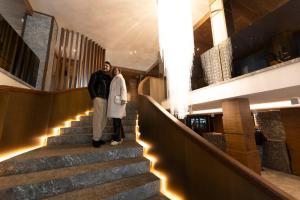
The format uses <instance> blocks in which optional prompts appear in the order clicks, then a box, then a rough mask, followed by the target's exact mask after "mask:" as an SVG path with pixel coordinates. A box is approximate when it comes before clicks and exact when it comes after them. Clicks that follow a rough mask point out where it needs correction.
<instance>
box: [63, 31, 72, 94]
mask: <svg viewBox="0 0 300 200" xmlns="http://www.w3.org/2000/svg"><path fill="white" fill-rule="evenodd" d="M70 34H71V40H70V42H71V44H70V46H69V54H68V61H69V62H68V65H67V80H66V87H65V89H69V88H70V82H71V80H70V79H71V69H72V60H73V57H72V55H73V41H74V31H71V33H70Z"/></svg>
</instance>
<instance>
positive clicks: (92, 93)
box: [88, 73, 97, 99]
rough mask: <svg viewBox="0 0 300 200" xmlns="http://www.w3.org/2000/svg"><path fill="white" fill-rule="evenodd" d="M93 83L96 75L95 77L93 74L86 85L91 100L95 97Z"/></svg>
mask: <svg viewBox="0 0 300 200" xmlns="http://www.w3.org/2000/svg"><path fill="white" fill-rule="evenodd" d="M95 83H96V75H95V73H93V74H92V75H91V78H90V81H89V84H88V90H89V93H90V97H91V98H92V99H94V98H95V97H96V96H97V95H96V91H95V87H94V85H95Z"/></svg>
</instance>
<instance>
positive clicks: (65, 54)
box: [59, 30, 69, 90]
mask: <svg viewBox="0 0 300 200" xmlns="http://www.w3.org/2000/svg"><path fill="white" fill-rule="evenodd" d="M68 44H69V31H68V30H66V38H65V43H64V47H63V61H62V70H61V72H62V73H61V75H60V80H59V89H60V90H62V89H63V88H64V86H65V72H66V62H67V46H68Z"/></svg>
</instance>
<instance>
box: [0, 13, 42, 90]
mask: <svg viewBox="0 0 300 200" xmlns="http://www.w3.org/2000/svg"><path fill="white" fill-rule="evenodd" d="M39 63H40V60H39V58H38V57H37V56H36V55H35V53H33V51H32V50H31V49H30V48H29V47H28V45H27V44H26V43H25V42H24V41H23V39H22V38H21V37H20V36H19V35H18V34H17V32H16V31H15V30H14V29H13V28H12V27H11V26H10V25H9V24H8V22H7V21H6V20H5V19H4V18H3V17H2V16H1V15H0V68H2V69H4V70H6V71H8V72H10V73H11V74H12V75H14V76H16V77H18V78H20V79H21V80H23V81H25V82H26V83H28V84H30V85H32V86H33V87H35V85H36V80H37V76H38V68H39Z"/></svg>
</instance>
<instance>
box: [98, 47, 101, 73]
mask: <svg viewBox="0 0 300 200" xmlns="http://www.w3.org/2000/svg"><path fill="white" fill-rule="evenodd" d="M100 55H101V47H100V45H98V54H97V63H98V64H97V70H99V69H100V58H101V57H100Z"/></svg>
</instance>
